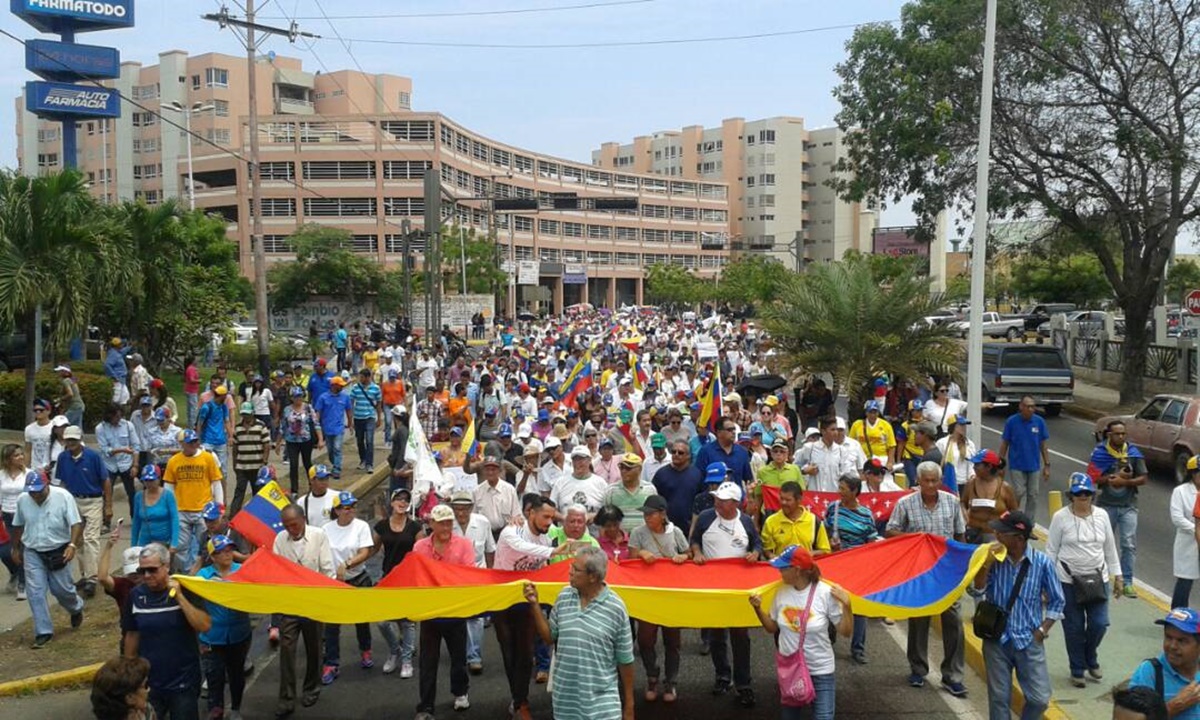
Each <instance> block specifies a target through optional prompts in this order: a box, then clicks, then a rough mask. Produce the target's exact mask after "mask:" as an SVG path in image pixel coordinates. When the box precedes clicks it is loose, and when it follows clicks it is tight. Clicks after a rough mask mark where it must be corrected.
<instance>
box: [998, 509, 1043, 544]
mask: <svg viewBox="0 0 1200 720" xmlns="http://www.w3.org/2000/svg"><path fill="white" fill-rule="evenodd" d="M988 525H989V526H990V527H991V528H992V529H993V530H995V531H997V532H1002V533H1020V534H1021V535H1024V536H1025V537H1029V536H1030V535H1032V534H1033V521H1032V520H1030V519H1029V516H1028V515H1026V514H1025V513H1023V512H1021V511H1020V510H1009V511H1008V512H1006V513H1004V514H1003V515H1001V516H1000V517H999V518H997V519H995V520H993V521H991V522H990V523H988Z"/></svg>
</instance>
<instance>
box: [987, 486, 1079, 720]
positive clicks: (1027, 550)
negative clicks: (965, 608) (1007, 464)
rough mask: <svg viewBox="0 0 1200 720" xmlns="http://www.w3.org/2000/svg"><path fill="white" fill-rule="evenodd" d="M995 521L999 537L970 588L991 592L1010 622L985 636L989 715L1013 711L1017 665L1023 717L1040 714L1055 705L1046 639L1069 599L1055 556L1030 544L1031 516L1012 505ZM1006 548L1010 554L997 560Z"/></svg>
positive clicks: (995, 719) (994, 718) (1004, 719)
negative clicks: (993, 634)
mask: <svg viewBox="0 0 1200 720" xmlns="http://www.w3.org/2000/svg"><path fill="white" fill-rule="evenodd" d="M991 527H992V529H993V530H995V531H996V539H997V542H995V543H992V545H991V548H990V551H989V553H988V556H987V559H986V560H985V561H984V564H983V568H982V569H981V570H980V571H979V572H978V573H977V574H976V575H975V583H974V585H973V586H972V587H971V589H970V593H971V596H972V597H974V598H975V599H976V600H980V599H983V598H984V597H986V598H987V600H988V602H991V603H994V604H996V605H999V606H1000V607H1001V608H1006V609H1007V610H1008V623H1007V624H1006V626H1005V628H1004V633H1003V634H1002V635H1001V636H1000V638H999V639H996V640H984V641H983V662H984V666H985V667H986V668H987V688H988V717H989V718H990V720H1009V719H1010V718H1011V717H1012V715H1011V711H1010V710H1009V706H1010V705H1011V703H1012V676H1013V671H1014V670H1015V671H1016V673H1017V682H1018V683H1020V685H1021V692H1022V693H1024V695H1025V707H1024V708H1023V709H1022V710H1021V720H1038V718H1041V717H1042V714H1043V713H1045V711H1046V708H1047V707H1049V705H1050V693H1051V687H1050V669H1049V667H1048V666H1047V664H1046V648H1045V647H1044V645H1045V642H1046V637H1047V636H1049V634H1050V628H1052V627H1054V623H1055V622H1056V621H1058V620H1061V619H1062V616H1063V606H1064V605H1065V604H1066V600H1064V598H1063V592H1062V585H1061V583H1060V582H1059V580H1058V576H1057V575H1056V574H1055V571H1054V562H1053V561H1052V560H1051V559H1050V558H1049V556H1047V555H1046V554H1045V553H1043V552H1041V551H1039V550H1036V549H1034V548H1031V547H1029V537H1030V536H1031V535H1032V534H1033V519H1032V518H1030V517H1029V516H1028V515H1026V514H1025V513H1023V512H1021V511H1020V510H1010V511H1009V512H1006V513H1004V514H1003V515H1001V516H1000V518H999V519H998V520H993V521H992V522H991ZM1001 550H1005V551H1007V553H1008V554H1007V557H1005V559H1004V560H1003V561H999V562H998V561H997V555H998V554H999V553H1000V551H1001ZM1014 592H1015V593H1016V597H1015V599H1014V598H1013V593H1014ZM1043 598H1044V600H1043Z"/></svg>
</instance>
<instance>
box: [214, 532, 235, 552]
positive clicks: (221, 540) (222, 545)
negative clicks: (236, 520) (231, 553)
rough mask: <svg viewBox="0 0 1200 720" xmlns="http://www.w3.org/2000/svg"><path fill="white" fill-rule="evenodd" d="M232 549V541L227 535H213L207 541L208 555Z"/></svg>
mask: <svg viewBox="0 0 1200 720" xmlns="http://www.w3.org/2000/svg"><path fill="white" fill-rule="evenodd" d="M231 547H233V541H232V540H230V539H229V536H228V535H213V536H212V537H211V538H209V539H208V554H209V555H212V554H213V553H219V552H221V551H222V550H227V549H229V548H231Z"/></svg>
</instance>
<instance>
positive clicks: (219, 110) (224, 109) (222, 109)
mask: <svg viewBox="0 0 1200 720" xmlns="http://www.w3.org/2000/svg"><path fill="white" fill-rule="evenodd" d="M213 115H216V116H217V117H229V101H228V100H213Z"/></svg>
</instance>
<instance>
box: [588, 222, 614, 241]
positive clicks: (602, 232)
mask: <svg viewBox="0 0 1200 720" xmlns="http://www.w3.org/2000/svg"><path fill="white" fill-rule="evenodd" d="M587 236H588V238H589V239H591V240H608V239H610V238H612V228H610V227H609V226H607V225H588V226H587Z"/></svg>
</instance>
